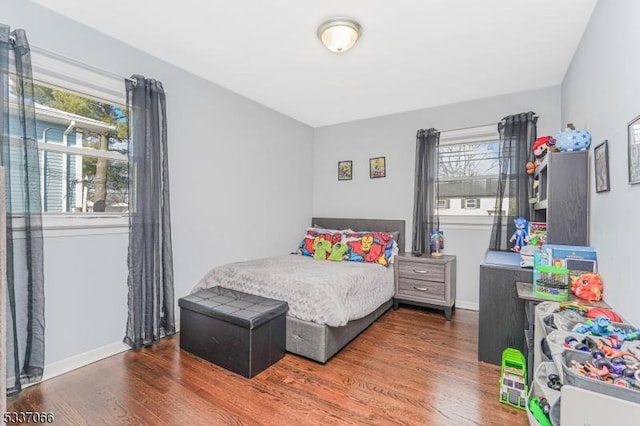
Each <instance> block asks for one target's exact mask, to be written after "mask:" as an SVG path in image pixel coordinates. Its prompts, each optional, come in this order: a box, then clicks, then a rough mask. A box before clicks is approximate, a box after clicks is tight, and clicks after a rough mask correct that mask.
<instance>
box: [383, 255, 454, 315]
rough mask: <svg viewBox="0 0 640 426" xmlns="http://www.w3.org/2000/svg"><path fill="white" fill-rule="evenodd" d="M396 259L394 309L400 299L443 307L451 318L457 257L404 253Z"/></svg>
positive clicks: (411, 302) (415, 303) (419, 304)
mask: <svg viewBox="0 0 640 426" xmlns="http://www.w3.org/2000/svg"><path fill="white" fill-rule="evenodd" d="M395 262H396V263H395V272H394V273H395V286H396V290H395V296H394V301H393V305H394V308H395V309H398V305H399V303H400V302H403V303H409V304H413V305H418V306H427V307H434V308H440V309H443V310H444V315H445V318H446V319H447V321H450V320H451V310H452V309H453V305H454V304H455V300H456V257H455V256H449V255H445V256H429V255H422V256H420V257H416V256H412V255H411V254H409V253H401V254H399V255H398V256H396V258H395Z"/></svg>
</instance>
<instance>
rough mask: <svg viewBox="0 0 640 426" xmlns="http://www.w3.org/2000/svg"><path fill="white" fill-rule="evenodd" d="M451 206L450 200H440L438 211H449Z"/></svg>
mask: <svg viewBox="0 0 640 426" xmlns="http://www.w3.org/2000/svg"><path fill="white" fill-rule="evenodd" d="M450 206H451V200H449V199H448V198H440V199H439V200H438V210H444V209H448V208H450Z"/></svg>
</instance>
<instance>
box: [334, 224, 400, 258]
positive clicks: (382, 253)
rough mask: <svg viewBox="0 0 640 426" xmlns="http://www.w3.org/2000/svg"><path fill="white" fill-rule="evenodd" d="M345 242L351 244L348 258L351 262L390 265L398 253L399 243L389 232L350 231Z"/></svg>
mask: <svg viewBox="0 0 640 426" xmlns="http://www.w3.org/2000/svg"><path fill="white" fill-rule="evenodd" d="M345 242H346V244H347V246H349V252H348V254H347V260H349V261H351V262H369V263H379V264H380V265H384V266H389V264H391V263H392V262H393V257H394V255H395V254H397V253H398V244H397V243H396V242H395V240H394V239H393V236H392V235H391V234H390V233H389V232H348V233H346V234H345Z"/></svg>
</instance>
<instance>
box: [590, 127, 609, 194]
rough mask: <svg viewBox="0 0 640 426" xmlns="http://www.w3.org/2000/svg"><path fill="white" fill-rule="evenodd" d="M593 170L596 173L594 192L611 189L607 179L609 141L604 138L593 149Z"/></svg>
mask: <svg viewBox="0 0 640 426" xmlns="http://www.w3.org/2000/svg"><path fill="white" fill-rule="evenodd" d="M593 170H594V172H595V175H596V192H606V191H609V190H610V189H611V187H610V181H609V142H608V141H607V140H605V141H604V142H602V143H601V144H600V145H598V146H596V147H595V148H594V149H593Z"/></svg>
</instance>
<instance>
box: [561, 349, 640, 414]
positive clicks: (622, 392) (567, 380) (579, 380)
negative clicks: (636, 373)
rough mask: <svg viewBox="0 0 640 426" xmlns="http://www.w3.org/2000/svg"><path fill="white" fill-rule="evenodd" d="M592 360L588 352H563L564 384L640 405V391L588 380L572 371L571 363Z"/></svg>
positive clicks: (582, 362)
mask: <svg viewBox="0 0 640 426" xmlns="http://www.w3.org/2000/svg"><path fill="white" fill-rule="evenodd" d="M591 359H592V357H591V354H590V353H587V352H577V351H569V350H567V351H563V352H562V371H563V373H564V384H565V385H571V386H575V387H578V388H582V389H586V390H590V391H593V392H598V393H602V394H605V395H609V396H612V397H614V398H620V399H624V400H626V401H630V402H634V403H636V404H640V391H638V390H634V389H625V388H622V387H620V386H616V385H613V384H610V383H607V382H603V381H599V380H594V379H588V378H586V377H583V376H581V375H580V374H578V373H576V372H575V371H573V369H571V361H574V360H575V361H577V362H579V363H580V364H584V363H585V362H587V361H591Z"/></svg>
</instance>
